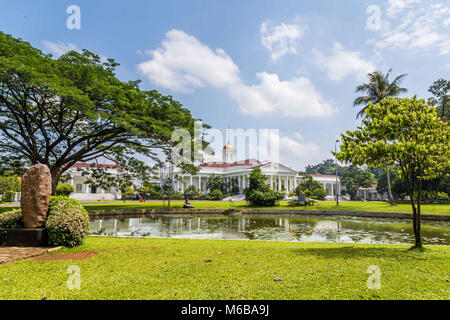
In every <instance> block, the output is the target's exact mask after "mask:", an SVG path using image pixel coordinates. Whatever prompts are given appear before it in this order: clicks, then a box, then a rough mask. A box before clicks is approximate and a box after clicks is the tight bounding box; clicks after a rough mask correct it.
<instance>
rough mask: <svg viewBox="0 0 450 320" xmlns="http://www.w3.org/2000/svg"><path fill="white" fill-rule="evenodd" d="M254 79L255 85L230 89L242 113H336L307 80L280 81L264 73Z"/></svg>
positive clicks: (259, 114)
mask: <svg viewBox="0 0 450 320" xmlns="http://www.w3.org/2000/svg"><path fill="white" fill-rule="evenodd" d="M256 76H257V78H258V79H259V81H260V83H259V84H257V85H253V86H247V85H243V84H240V85H237V86H234V87H231V88H230V89H229V91H230V94H231V96H232V97H233V98H234V99H235V100H236V102H237V103H238V105H239V108H240V109H241V111H242V112H243V113H246V114H251V115H254V116H264V115H274V114H276V115H281V116H289V117H296V118H306V117H328V116H331V115H332V114H333V113H334V111H335V110H334V109H333V107H332V106H331V105H330V104H329V103H328V102H326V101H324V100H323V98H322V97H321V95H320V94H319V92H317V90H316V88H315V87H314V85H313V84H312V83H311V81H310V80H309V79H307V78H304V77H300V78H294V79H291V80H289V81H281V80H280V79H279V78H278V75H276V74H270V73H267V72H260V73H258V74H257V75H256Z"/></svg>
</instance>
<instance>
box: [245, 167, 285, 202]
mask: <svg viewBox="0 0 450 320" xmlns="http://www.w3.org/2000/svg"><path fill="white" fill-rule="evenodd" d="M266 178H267V177H266V176H265V175H264V174H263V173H262V171H261V168H256V169H253V170H252V172H251V173H250V177H249V184H248V188H247V189H245V191H244V194H245V200H247V201H248V202H249V204H250V206H263V207H272V206H274V205H275V203H276V202H277V201H279V200H283V199H284V198H285V196H286V194H285V193H284V192H279V191H274V190H272V189H270V186H269V185H268V184H266Z"/></svg>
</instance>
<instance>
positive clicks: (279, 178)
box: [278, 176, 281, 191]
mask: <svg viewBox="0 0 450 320" xmlns="http://www.w3.org/2000/svg"><path fill="white" fill-rule="evenodd" d="M278 191H281V177H280V176H278Z"/></svg>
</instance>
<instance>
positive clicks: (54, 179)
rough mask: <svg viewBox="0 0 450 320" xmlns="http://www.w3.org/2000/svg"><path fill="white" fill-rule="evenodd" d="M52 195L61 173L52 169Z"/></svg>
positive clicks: (54, 193) (54, 192)
mask: <svg viewBox="0 0 450 320" xmlns="http://www.w3.org/2000/svg"><path fill="white" fill-rule="evenodd" d="M51 173H52V196H56V188H57V187H58V183H59V179H60V178H61V173H60V172H59V171H52V172H51Z"/></svg>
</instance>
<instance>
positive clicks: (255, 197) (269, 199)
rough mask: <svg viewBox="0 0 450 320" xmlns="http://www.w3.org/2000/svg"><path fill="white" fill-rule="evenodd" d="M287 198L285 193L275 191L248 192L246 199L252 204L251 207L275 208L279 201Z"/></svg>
mask: <svg viewBox="0 0 450 320" xmlns="http://www.w3.org/2000/svg"><path fill="white" fill-rule="evenodd" d="M285 196H286V194H285V193H284V192H278V191H274V190H267V191H260V190H251V191H248V192H246V194H245V199H246V200H247V201H248V202H249V203H250V206H262V207H273V206H274V205H275V204H276V203H277V201H280V200H283V199H284V198H285Z"/></svg>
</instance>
